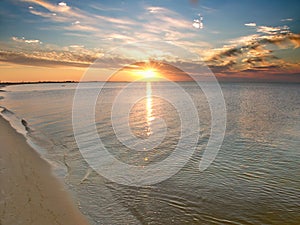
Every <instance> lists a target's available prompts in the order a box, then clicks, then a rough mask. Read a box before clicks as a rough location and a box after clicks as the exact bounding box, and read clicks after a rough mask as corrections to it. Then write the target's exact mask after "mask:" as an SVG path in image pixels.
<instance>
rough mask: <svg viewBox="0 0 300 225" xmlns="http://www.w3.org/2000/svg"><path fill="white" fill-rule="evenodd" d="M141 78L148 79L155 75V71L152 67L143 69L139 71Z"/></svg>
mask: <svg viewBox="0 0 300 225" xmlns="http://www.w3.org/2000/svg"><path fill="white" fill-rule="evenodd" d="M140 74H141V75H142V76H143V78H146V79H150V78H154V77H156V76H157V74H156V72H155V71H154V70H153V69H145V70H142V71H141V72H140Z"/></svg>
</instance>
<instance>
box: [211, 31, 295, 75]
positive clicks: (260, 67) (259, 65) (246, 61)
mask: <svg viewBox="0 0 300 225" xmlns="http://www.w3.org/2000/svg"><path fill="white" fill-rule="evenodd" d="M242 40H243V41H244V42H242ZM272 46H278V47H279V48H283V49H287V48H290V47H294V48H298V47H300V34H293V33H280V32H279V33H276V34H269V35H257V34H256V35H249V36H245V37H241V38H239V39H236V40H233V41H231V45H230V46H223V47H222V48H220V49H215V50H214V51H212V53H211V54H210V57H207V58H206V62H207V64H208V65H209V66H210V67H211V68H212V69H213V71H215V72H218V73H220V72H222V73H224V72H227V73H228V72H230V71H231V72H238V71H248V72H249V71H251V72H254V71H267V70H268V69H269V70H271V69H272V70H275V69H276V68H277V69H280V70H283V69H287V68H289V67H291V68H293V67H295V65H294V64H289V63H288V62H286V61H284V60H282V59H279V58H278V57H276V56H275V55H274V52H273V51H274V50H270V49H272ZM273 49H274V47H273ZM232 62H235V63H232ZM279 65H280V66H279Z"/></svg>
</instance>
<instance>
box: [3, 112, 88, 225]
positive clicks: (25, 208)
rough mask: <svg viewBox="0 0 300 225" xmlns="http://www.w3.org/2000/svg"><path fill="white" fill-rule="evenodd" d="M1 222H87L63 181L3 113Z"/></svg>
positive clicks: (66, 224) (68, 224)
mask: <svg viewBox="0 0 300 225" xmlns="http://www.w3.org/2000/svg"><path fill="white" fill-rule="evenodd" d="M0 224H1V225H12V224H14V225H17V224H22V225H27V224H28V225H29V224H30V225H48V224H49V225H56V224H61V225H85V224H88V222H87V220H86V219H85V218H84V216H83V215H82V214H81V213H80V212H79V210H78V209H77V208H76V206H75V204H74V202H73V201H72V199H71V197H70V195H69V194H68V193H67V192H66V191H65V190H64V187H63V185H62V184H61V183H60V182H59V180H58V179H57V178H55V177H54V176H53V175H52V173H51V167H50V165H49V164H48V163H47V162H46V161H45V160H43V159H41V158H40V156H39V154H38V153H37V152H36V151H35V150H33V149H32V148H31V147H30V146H29V145H28V144H27V142H26V140H25V138H24V137H23V136H22V135H21V134H19V133H17V132H16V131H15V130H14V129H13V128H12V127H11V126H10V125H9V123H8V122H7V121H5V120H4V119H3V118H2V117H0Z"/></svg>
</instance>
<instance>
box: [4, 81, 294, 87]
mask: <svg viewBox="0 0 300 225" xmlns="http://www.w3.org/2000/svg"><path fill="white" fill-rule="evenodd" d="M103 82H106V83H131V81H26V82H0V88H1V87H4V86H7V85H22V84H70V83H71V84H72V83H75V84H78V83H103ZM145 82H147V81H138V82H137V83H145ZM151 82H153V83H155V82H158V83H163V82H167V81H151ZM174 82H175V83H192V82H195V81H174ZM200 82H210V81H200ZM218 82H219V83H220V84H226V83H239V84H242V83H254V84H255V83H263V84H266V83H268V84H300V81H299V82H290V81H265V80H218Z"/></svg>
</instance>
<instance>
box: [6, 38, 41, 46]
mask: <svg viewBox="0 0 300 225" xmlns="http://www.w3.org/2000/svg"><path fill="white" fill-rule="evenodd" d="M11 39H12V40H13V41H15V42H19V43H26V44H42V42H41V41H40V40H37V39H35V40H34V39H32V40H30V39H29V40H27V39H25V38H24V37H22V38H18V37H12V38H11Z"/></svg>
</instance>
